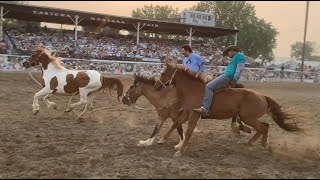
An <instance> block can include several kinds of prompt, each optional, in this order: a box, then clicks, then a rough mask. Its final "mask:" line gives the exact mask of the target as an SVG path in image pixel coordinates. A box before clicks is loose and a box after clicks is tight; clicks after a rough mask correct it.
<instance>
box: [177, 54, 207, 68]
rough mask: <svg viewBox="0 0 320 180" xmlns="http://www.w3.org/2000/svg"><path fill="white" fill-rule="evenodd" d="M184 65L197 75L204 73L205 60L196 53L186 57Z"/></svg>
mask: <svg viewBox="0 0 320 180" xmlns="http://www.w3.org/2000/svg"><path fill="white" fill-rule="evenodd" d="M182 63H183V65H184V66H185V67H186V68H187V69H189V70H191V71H193V72H195V73H202V72H203V71H204V60H203V59H202V58H201V57H200V56H199V55H198V54H196V53H191V54H190V55H189V56H188V57H185V58H184V59H183V61H182Z"/></svg>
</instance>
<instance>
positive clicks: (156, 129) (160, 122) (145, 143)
mask: <svg viewBox="0 0 320 180" xmlns="http://www.w3.org/2000/svg"><path fill="white" fill-rule="evenodd" d="M166 119H167V117H161V116H159V115H158V121H157V123H156V126H155V127H154V129H153V132H152V134H151V136H150V138H148V139H147V140H145V141H142V140H140V141H139V144H138V146H151V145H152V143H153V141H154V138H155V136H156V135H157V134H158V133H159V130H160V128H161V127H162V125H163V123H164V122H165V120H166Z"/></svg>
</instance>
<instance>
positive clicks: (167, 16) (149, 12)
mask: <svg viewBox="0 0 320 180" xmlns="http://www.w3.org/2000/svg"><path fill="white" fill-rule="evenodd" d="M131 16H132V17H134V18H141V19H148V20H160V21H169V22H177V21H178V20H179V18H180V13H179V10H178V8H176V9H174V8H173V7H172V6H168V5H165V6H160V5H156V6H153V5H152V4H151V5H150V6H148V5H145V6H144V8H141V9H140V8H137V9H136V10H133V11H132V13H131Z"/></svg>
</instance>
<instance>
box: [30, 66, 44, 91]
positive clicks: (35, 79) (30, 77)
mask: <svg viewBox="0 0 320 180" xmlns="http://www.w3.org/2000/svg"><path fill="white" fill-rule="evenodd" d="M28 73H29V76H30V78H31V79H32V80H34V82H36V83H37V84H39V86H41V88H42V87H43V86H42V84H41V83H40V82H39V81H37V80H36V79H35V78H34V77H33V76H32V74H31V72H30V70H29V69H28Z"/></svg>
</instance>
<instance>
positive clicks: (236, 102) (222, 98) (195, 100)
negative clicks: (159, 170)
mask: <svg viewBox="0 0 320 180" xmlns="http://www.w3.org/2000/svg"><path fill="white" fill-rule="evenodd" d="M168 83H169V84H170V83H174V84H175V87H176V90H177V94H178V97H179V98H180V99H182V102H181V106H182V109H183V111H184V112H185V113H186V114H187V118H186V119H180V120H179V122H175V123H174V124H173V125H172V127H173V128H175V127H176V126H177V125H180V124H182V123H184V122H186V121H188V126H187V131H186V133H185V138H184V140H183V143H182V145H181V146H180V147H179V148H177V152H176V153H175V155H174V156H181V155H182V153H183V152H184V151H185V149H186V145H187V144H188V142H189V140H190V138H191V135H192V133H193V130H194V128H195V126H196V124H197V122H198V120H199V119H200V116H201V115H200V113H198V112H195V111H194V109H195V108H198V107H200V105H201V101H202V98H203V96H204V92H205V88H206V83H205V82H203V81H202V80H200V79H198V78H195V77H194V76H190V75H189V74H188V73H187V72H186V71H185V69H184V68H181V67H179V66H177V65H175V64H173V63H170V62H166V68H165V70H164V71H163V73H162V74H161V76H160V77H159V78H158V80H157V82H156V83H155V85H154V88H155V89H156V90H161V89H162V86H163V85H165V84H168ZM267 113H268V114H269V115H271V117H272V119H273V120H274V121H275V122H276V123H277V124H278V125H279V127H280V128H281V129H283V130H285V131H289V132H291V131H292V132H296V131H297V132H299V131H303V130H302V129H301V128H300V127H298V126H297V124H296V123H295V122H294V121H292V122H288V120H293V118H294V115H293V114H292V113H289V112H284V111H283V110H281V106H280V105H279V104H278V103H277V102H276V101H274V100H273V99H272V98H270V97H268V96H265V95H263V94H260V93H258V92H255V91H253V90H249V89H246V88H222V89H220V90H217V91H216V92H215V96H214V98H213V101H212V104H211V107H210V115H209V118H210V119H229V118H232V117H235V116H239V117H240V120H241V121H242V122H244V123H245V124H246V125H249V126H251V127H253V128H254V129H255V130H256V133H255V134H254V135H253V137H252V138H251V139H250V140H249V141H248V143H247V144H248V145H253V143H254V142H256V141H257V139H258V138H259V137H260V136H261V135H262V140H261V145H262V146H263V147H266V146H267V144H268V130H269V124H268V123H265V122H260V121H259V120H258V119H259V118H260V117H262V116H263V115H264V114H267Z"/></svg>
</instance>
